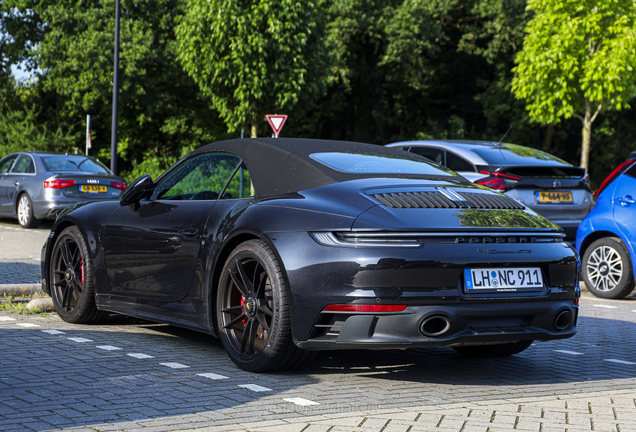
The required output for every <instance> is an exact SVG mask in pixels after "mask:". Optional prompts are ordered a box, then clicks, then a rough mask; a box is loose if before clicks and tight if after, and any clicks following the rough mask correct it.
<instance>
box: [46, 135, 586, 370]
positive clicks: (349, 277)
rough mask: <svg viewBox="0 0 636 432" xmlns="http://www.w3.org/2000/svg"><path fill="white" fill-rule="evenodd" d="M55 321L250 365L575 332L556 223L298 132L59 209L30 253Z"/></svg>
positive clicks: (514, 347)
mask: <svg viewBox="0 0 636 432" xmlns="http://www.w3.org/2000/svg"><path fill="white" fill-rule="evenodd" d="M42 274H43V281H42V283H43V286H44V289H45V291H46V292H48V293H49V294H50V295H51V297H52V298H53V302H54V304H55V307H56V309H57V312H58V313H59V315H60V317H62V319H64V320H65V321H68V322H71V323H89V322H96V321H98V320H101V319H104V318H105V317H106V316H107V315H108V314H109V313H113V312H114V313H120V314H126V315H131V316H136V317H140V318H144V319H148V320H154V321H159V322H163V323H169V324H172V325H176V326H182V327H187V328H190V329H194V330H198V331H201V332H205V333H209V334H211V335H215V336H217V337H219V338H221V340H222V342H223V345H224V347H225V349H226V350H227V352H228V354H229V356H230V358H231V359H232V360H233V361H234V362H235V363H236V364H237V365H238V366H240V367H241V368H243V369H246V370H249V371H274V370H281V369H289V368H295V367H300V366H302V365H305V364H307V363H308V362H309V361H310V360H311V359H312V357H313V353H314V352H316V351H319V350H334V349H378V348H382V349H389V348H401V349H402V348H410V347H430V346H450V347H452V348H453V349H455V350H456V351H457V352H459V353H460V354H463V355H467V356H506V355H511V354H516V353H519V352H521V351H523V350H524V349H526V348H527V347H528V346H530V344H532V342H533V341H534V340H540V341H547V340H553V339H561V338H568V337H571V336H573V335H574V334H575V333H576V329H575V325H576V320H577V313H578V300H579V296H580V291H579V287H578V260H577V255H576V253H575V251H574V250H573V249H572V247H571V246H570V244H569V243H567V242H565V241H564V240H563V232H562V230H561V229H560V228H559V227H558V226H556V225H554V224H552V223H551V222H549V221H548V220H546V219H544V218H543V217H541V216H539V215H537V214H536V213H534V212H533V211H531V210H529V209H528V208H526V207H525V206H524V205H523V204H521V203H520V202H518V201H515V200H513V199H511V198H509V197H507V196H506V195H502V194H499V193H497V192H494V191H492V190H490V189H486V188H484V187H481V186H478V185H475V184H473V183H470V182H468V181H466V180H465V179H464V178H462V177H461V176H459V175H457V174H456V173H454V172H452V171H450V170H448V169H446V168H444V167H442V166H440V165H437V164H435V163H433V162H431V161H429V160H427V159H425V158H423V157H420V156H417V155H413V154H412V153H407V152H403V151H401V150H396V149H392V148H387V147H381V146H375V145H368V144H360V143H351V142H338V141H321V140H308V139H283V138H278V139H276V138H271V139H244V140H243V139H242V140H230V141H224V142H218V143H214V144H210V145H207V146H204V147H202V148H199V149H198V150H195V151H194V152H192V153H190V154H188V155H187V156H186V157H184V158H183V159H181V160H180V161H179V162H177V163H176V164H175V165H174V166H172V167H171V168H169V169H168V170H167V171H166V172H165V173H163V174H162V175H161V176H159V177H158V178H157V179H156V180H154V181H153V180H152V179H151V178H150V176H147V175H145V176H142V177H140V178H139V179H137V180H136V181H135V182H133V183H132V184H131V185H130V186H129V188H128V189H127V190H126V191H125V192H124V194H123V195H122V197H121V201H99V202H90V203H81V204H76V205H73V206H72V207H69V208H68V209H66V210H65V211H64V212H63V213H61V214H60V216H59V217H58V219H57V221H56V222H55V224H54V225H53V227H52V229H51V233H50V235H49V239H48V241H47V244H46V245H45V247H44V248H43V251H42Z"/></svg>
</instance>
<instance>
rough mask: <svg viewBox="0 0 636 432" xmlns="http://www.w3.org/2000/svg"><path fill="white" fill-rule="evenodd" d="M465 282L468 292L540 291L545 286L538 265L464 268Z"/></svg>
mask: <svg viewBox="0 0 636 432" xmlns="http://www.w3.org/2000/svg"><path fill="white" fill-rule="evenodd" d="M464 282H465V286H466V292H478V291H481V290H494V291H501V292H506V291H509V292H514V291H539V290H541V289H542V288H543V277H542V276H541V269H540V268H538V267H514V268H473V269H464Z"/></svg>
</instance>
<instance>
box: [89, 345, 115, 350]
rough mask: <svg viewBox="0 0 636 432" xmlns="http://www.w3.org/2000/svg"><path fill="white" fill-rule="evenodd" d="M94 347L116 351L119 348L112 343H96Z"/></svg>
mask: <svg viewBox="0 0 636 432" xmlns="http://www.w3.org/2000/svg"><path fill="white" fill-rule="evenodd" d="M95 348H99V349H103V350H106V351H117V350H120V349H121V348H119V347H116V346H112V345H97V346H96V347H95Z"/></svg>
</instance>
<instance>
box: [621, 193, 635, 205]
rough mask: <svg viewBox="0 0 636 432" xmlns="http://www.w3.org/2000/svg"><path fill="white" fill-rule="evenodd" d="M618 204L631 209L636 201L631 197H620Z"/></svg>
mask: <svg viewBox="0 0 636 432" xmlns="http://www.w3.org/2000/svg"><path fill="white" fill-rule="evenodd" d="M618 202H619V203H621V205H622V206H623V207H629V206H630V205H631V204H636V200H634V199H633V198H632V196H631V195H625V196H624V197H620V198H619V199H618Z"/></svg>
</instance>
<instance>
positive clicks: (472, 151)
mask: <svg viewBox="0 0 636 432" xmlns="http://www.w3.org/2000/svg"><path fill="white" fill-rule="evenodd" d="M388 146H389V147H398V148H402V149H404V150H408V151H411V152H413V153H416V154H419V155H421V156H424V157H427V158H429V159H431V160H433V161H435V162H437V163H439V164H441V165H444V166H446V167H448V168H450V169H452V170H453V171H456V172H457V173H459V174H460V175H462V176H463V177H465V178H467V179H468V180H471V181H473V182H475V183H477V184H480V185H483V186H487V187H489V188H491V189H494V190H497V191H499V192H504V193H505V194H506V195H508V196H510V197H512V198H514V199H516V200H519V201H521V202H522V203H523V204H525V205H526V206H528V207H530V208H531V209H532V210H534V211H536V212H537V213H539V214H540V215H541V216H544V217H546V218H548V219H550V220H551V221H552V222H554V223H555V224H557V225H559V226H561V227H562V228H563V229H564V230H565V233H566V235H567V237H568V239H572V240H574V237H575V235H576V229H577V227H578V226H579V223H580V222H581V221H582V220H583V218H584V217H585V216H586V215H587V214H588V213H589V212H590V210H592V207H594V199H593V198H592V192H591V190H590V184H589V181H588V176H587V174H586V173H585V169H584V168H581V167H575V166H573V165H571V164H569V163H567V162H565V161H564V160H561V159H559V158H557V157H556V156H552V155H551V154H549V153H546V152H543V151H541V150H536V149H533V148H529V147H524V146H520V145H517V144H508V143H497V142H483V141H455V140H435V141H408V142H400V143H395V144H389V145H388Z"/></svg>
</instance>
